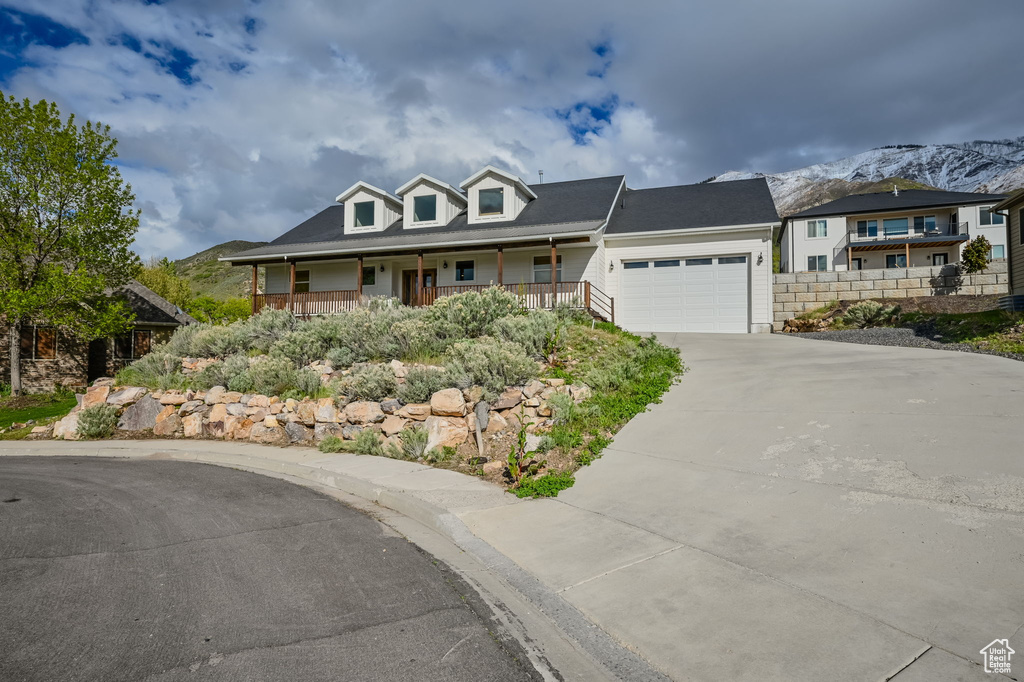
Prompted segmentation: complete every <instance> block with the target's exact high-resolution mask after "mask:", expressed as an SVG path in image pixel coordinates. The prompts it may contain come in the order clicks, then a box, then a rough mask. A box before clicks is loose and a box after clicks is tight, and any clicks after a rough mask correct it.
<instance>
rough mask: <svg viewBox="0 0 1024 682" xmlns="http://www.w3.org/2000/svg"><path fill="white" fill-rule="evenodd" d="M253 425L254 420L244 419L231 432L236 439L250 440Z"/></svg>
mask: <svg viewBox="0 0 1024 682" xmlns="http://www.w3.org/2000/svg"><path fill="white" fill-rule="evenodd" d="M253 425H254V422H253V420H251V419H248V418H246V419H243V420H242V421H241V423H239V424H238V425H237V426H235V430H234V431H233V432H232V433H231V437H232V438H234V439H235V440H249V436H250V435H251V434H252V427H253Z"/></svg>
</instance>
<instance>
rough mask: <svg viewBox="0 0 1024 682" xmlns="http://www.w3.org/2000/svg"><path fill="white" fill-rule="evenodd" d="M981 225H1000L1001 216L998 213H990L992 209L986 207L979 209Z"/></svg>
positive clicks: (1001, 222)
mask: <svg viewBox="0 0 1024 682" xmlns="http://www.w3.org/2000/svg"><path fill="white" fill-rule="evenodd" d="M981 224H982V225H1002V224H1003V216H1001V215H1000V214H998V213H993V212H992V207H991V206H988V207H986V208H983V209H981Z"/></svg>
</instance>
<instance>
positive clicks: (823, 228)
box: [807, 220, 828, 239]
mask: <svg viewBox="0 0 1024 682" xmlns="http://www.w3.org/2000/svg"><path fill="white" fill-rule="evenodd" d="M827 236H828V221H827V220H808V221H807V238H808V239H815V238H816V237H827Z"/></svg>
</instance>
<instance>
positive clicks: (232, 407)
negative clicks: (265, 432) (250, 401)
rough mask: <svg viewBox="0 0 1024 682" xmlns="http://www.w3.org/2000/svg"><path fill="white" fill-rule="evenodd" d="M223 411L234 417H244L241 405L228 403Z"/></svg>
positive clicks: (244, 409)
mask: <svg viewBox="0 0 1024 682" xmlns="http://www.w3.org/2000/svg"><path fill="white" fill-rule="evenodd" d="M224 409H226V410H227V413H228V414H230V415H232V416H234V417H244V416H246V407H245V405H243V404H242V403H228V404H227V405H226V406H225V408H224ZM254 421H255V420H254Z"/></svg>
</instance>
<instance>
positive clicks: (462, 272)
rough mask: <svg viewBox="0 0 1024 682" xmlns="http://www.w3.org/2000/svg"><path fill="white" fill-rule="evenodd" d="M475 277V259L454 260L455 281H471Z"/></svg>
mask: <svg viewBox="0 0 1024 682" xmlns="http://www.w3.org/2000/svg"><path fill="white" fill-rule="evenodd" d="M474 279H476V261H472V260H457V261H455V281H456V282H472V281H473V280H474Z"/></svg>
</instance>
